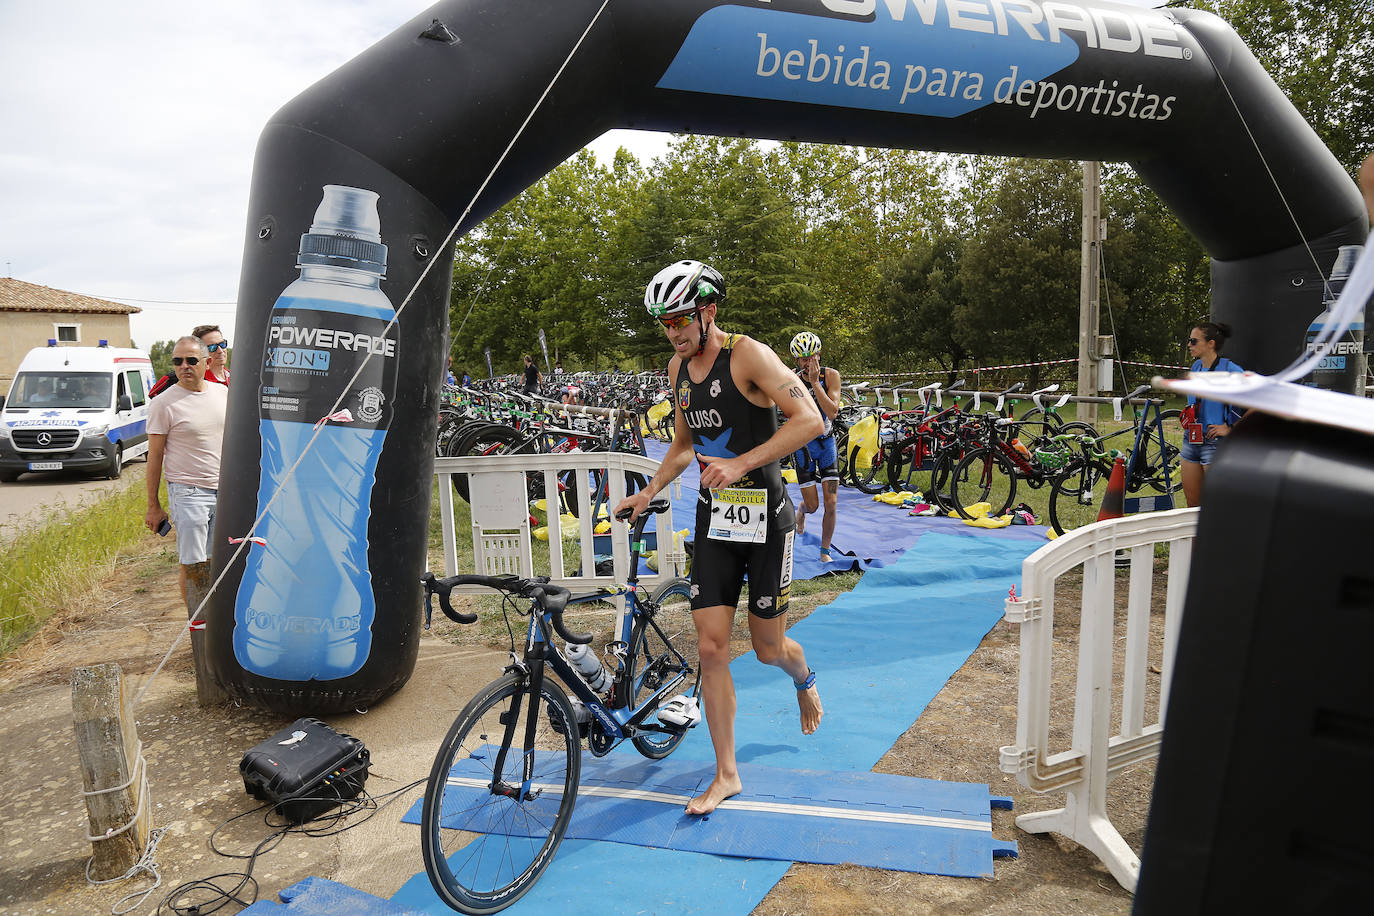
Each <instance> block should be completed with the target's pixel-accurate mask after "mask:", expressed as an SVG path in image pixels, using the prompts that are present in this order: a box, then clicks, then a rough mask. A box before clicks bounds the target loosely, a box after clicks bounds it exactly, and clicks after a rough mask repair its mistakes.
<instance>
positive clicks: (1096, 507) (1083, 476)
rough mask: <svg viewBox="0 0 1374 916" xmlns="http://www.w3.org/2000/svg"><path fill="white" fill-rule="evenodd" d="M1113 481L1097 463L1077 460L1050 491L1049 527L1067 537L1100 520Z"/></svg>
mask: <svg viewBox="0 0 1374 916" xmlns="http://www.w3.org/2000/svg"><path fill="white" fill-rule="evenodd" d="M1110 479H1111V475H1110V474H1109V473H1103V471H1102V469H1101V468H1100V467H1098V466H1097V465H1096V464H1094V463H1092V462H1087V461H1083V460H1082V459H1076V460H1075V461H1074V464H1073V466H1072V467H1071V468H1070V469H1069V471H1068V473H1067V474H1065V475H1064V476H1062V477H1060V478H1059V479H1057V480H1056V481H1055V482H1054V487H1053V488H1052V489H1051V490H1050V527H1052V528H1053V529H1054V530H1055V533H1056V534H1065V533H1066V532H1069V531H1073V530H1074V529H1075V528H1082V527H1083V526H1084V525H1091V524H1092V523H1093V522H1095V521H1097V515H1098V513H1099V512H1101V511H1102V500H1103V498H1104V497H1106V495H1107V484H1108V482H1109V481H1110Z"/></svg>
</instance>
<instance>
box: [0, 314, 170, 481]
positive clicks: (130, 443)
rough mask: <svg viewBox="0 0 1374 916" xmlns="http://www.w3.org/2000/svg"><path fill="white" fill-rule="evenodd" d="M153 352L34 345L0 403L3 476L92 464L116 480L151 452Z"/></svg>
mask: <svg viewBox="0 0 1374 916" xmlns="http://www.w3.org/2000/svg"><path fill="white" fill-rule="evenodd" d="M153 381H154V378H153V364H152V361H151V360H149V359H148V354H146V353H144V352H143V351H141V350H129V349H124V348H120V347H111V346H107V345H106V343H105V341H103V340H102V341H101V342H100V346H98V347H59V346H57V345H56V342H55V341H49V343H48V346H46V347H38V348H36V349H33V350H30V351H29V352H28V355H27V356H25V357H24V360H23V362H21V363H20V364H19V369H18V371H17V372H15V375H14V382H13V383H12V384H11V385H10V390H9V395H8V397H6V398H5V399H4V402H3V406H0V481H4V482H5V483H12V482H14V481H15V480H17V479H19V475H20V474H23V473H24V472H25V471H60V470H67V469H72V470H89V471H98V472H100V473H102V474H104V475H105V476H107V477H110V478H111V479H113V478H116V477H118V476H119V472H120V468H121V467H122V466H123V464H124V462H126V461H128V460H129V459H130V458H136V457H138V456H139V455H143V454H145V453H147V451H148V390H149V389H150V388H152V386H153Z"/></svg>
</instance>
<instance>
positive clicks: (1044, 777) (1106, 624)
mask: <svg viewBox="0 0 1374 916" xmlns="http://www.w3.org/2000/svg"><path fill="white" fill-rule="evenodd" d="M1197 513H1198V510H1197V509H1174V510H1171V511H1167V512H1152V513H1147V514H1144V515H1133V516H1127V517H1125V518H1119V519H1113V520H1111V521H1104V522H1098V523H1097V524H1094V525H1087V526H1085V527H1083V528H1079V529H1078V530H1076V531H1073V532H1070V533H1069V534H1066V535H1065V536H1064V537H1062V538H1059V539H1058V540H1055V541H1052V542H1050V543H1049V544H1046V545H1045V546H1044V547H1041V548H1040V549H1039V550H1037V551H1036V552H1035V553H1033V554H1031V555H1030V556H1029V557H1027V558H1026V561H1025V563H1024V564H1022V567H1021V584H1022V592H1023V594H1022V596H1021V597H1020V598H1009V599H1008V600H1007V602H1006V619H1007V621H1008V622H1010V623H1017V624H1020V625H1021V678H1020V692H1019V696H1018V699H1017V716H1016V744H1014V745H1008V746H1007V747H1003V748H1002V752H1001V760H1000V763H1001V768H1002V771H1003V772H1004V773H1013V774H1015V775H1016V777H1017V780H1018V781H1019V782H1020V783H1021V785H1023V786H1025V787H1026V788H1028V789H1032V790H1034V791H1036V792H1052V791H1058V790H1063V791H1065V792H1067V799H1066V802H1065V806H1064V807H1063V808H1058V809H1055V810H1053V811H1042V812H1037V813H1032V814H1023V815H1021V816H1019V817H1018V818H1017V819H1016V825H1017V826H1018V827H1020V828H1021V829H1022V830H1025V831H1026V832H1028V833H1045V832H1048V831H1053V832H1055V833H1060V834H1063V835H1064V836H1067V837H1069V838H1070V839H1072V840H1074V841H1075V842H1077V843H1079V844H1080V845H1082V846H1084V847H1086V848H1087V849H1088V850H1089V851H1091V852H1092V853H1093V854H1094V855H1096V856H1097V857H1098V858H1099V859H1101V860H1102V862H1103V864H1105V865H1106V866H1107V868H1108V869H1110V870H1111V873H1112V876H1113V877H1114V878H1116V880H1117V881H1118V882H1120V884H1121V886H1122V887H1124V888H1126V890H1128V891H1131V892H1132V893H1134V892H1135V885H1136V879H1137V878H1138V877H1139V874H1140V859H1139V858H1138V857H1137V856H1136V854H1135V853H1134V852H1133V851H1132V850H1131V848H1130V846H1128V845H1127V843H1126V841H1125V840H1124V839H1122V837H1121V834H1120V832H1119V831H1118V830H1117V829H1116V828H1115V827H1114V826H1113V825H1112V823H1111V821H1110V819H1109V818H1108V816H1107V807H1106V806H1107V785H1108V783H1109V782H1110V780H1111V779H1112V777H1113V776H1114V775H1115V774H1116V773H1118V772H1119V771H1121V770H1122V769H1124V768H1125V767H1127V766H1129V765H1131V764H1133V763H1138V762H1140V761H1142V760H1149V759H1151V758H1154V757H1157V756H1158V755H1159V743H1160V738H1161V736H1162V734H1163V731H1164V710H1165V709H1166V708H1167V706H1168V699H1169V683H1170V680H1171V679H1172V676H1173V662H1174V650H1175V646H1176V641H1177V637H1178V632H1179V624H1180V622H1181V619H1182V614H1183V599H1184V594H1185V592H1186V589H1187V585H1188V570H1189V566H1190V563H1191V560H1192V547H1193V536H1194V534H1195V532H1196V530H1197ZM1165 542H1167V543H1168V544H1169V545H1170V548H1169V566H1168V584H1167V585H1166V587H1165V600H1164V613H1165V618H1164V641H1163V654H1162V660H1161V665H1160V669H1161V670H1160V688H1159V703H1158V707H1157V708H1158V715H1156V716H1155V717H1153V719H1154V720H1153V721H1150V722H1146V721H1145V707H1146V703H1145V697H1146V688H1147V676H1148V674H1149V655H1148V651H1149V641H1150V605H1151V594H1152V590H1153V581H1152V578H1153V567H1154V552H1155V545H1156V544H1158V543H1165ZM1118 551H1122V552H1123V554H1122V555H1123V556H1125V555H1129V557H1130V579H1129V590H1128V598H1127V604H1126V617H1125V633H1126V636H1125V663H1124V666H1123V671H1122V676H1121V679H1120V684H1119V691H1120V696H1121V707H1120V722H1121V730H1120V733H1119V734H1116V735H1111V734H1110V732H1111V722H1112V714H1113V712H1114V709H1113V705H1112V696H1113V689H1114V687H1116V686H1118V685H1115V684H1114V683H1113V682H1114V680H1115V678H1114V677H1113V650H1114V647H1115V645H1114V644H1115V636H1114V632H1115V631H1114V627H1115V623H1116V619H1117V617H1116V614H1117V609H1116V600H1115V589H1114V585H1115V576H1116V560H1117V556H1118ZM1079 566H1082V567H1083V598H1082V609H1081V617H1080V623H1079V634H1078V673H1077V674H1078V678H1077V689H1076V691H1075V694H1074V713H1073V738H1072V747H1071V748H1070V749H1068V750H1065V751H1060V752H1057V753H1050V750H1051V748H1050V713H1051V710H1050V687H1051V682H1052V676H1053V663H1052V655H1051V650H1052V648H1053V641H1054V611H1055V608H1054V589H1055V581H1056V580H1057V579H1058V578H1059V577H1060V576H1061V575H1063V574H1064V573H1066V572H1069V571H1070V570H1073V569H1075V568H1077V567H1079Z"/></svg>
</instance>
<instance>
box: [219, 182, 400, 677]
mask: <svg viewBox="0 0 1374 916" xmlns="http://www.w3.org/2000/svg"><path fill="white" fill-rule="evenodd" d="M296 263H297V265H298V266H299V267H300V271H301V276H300V279H298V280H296V281H295V282H294V283H292V284H291V285H290V286H288V287H287V288H286V289H285V290H284V291H283V292H282V294H281V296H280V297H278V299H277V302H276V305H275V306H274V307H273V308H272V313H271V316H270V319H269V322H268V328H267V342H266V346H265V347H264V350H263V366H262V388H261V391H260V393H259V401H258V404H259V417H260V429H261V434H262V463H261V467H262V476H261V478H260V484H259V487H258V514H259V515H262V516H263V518H262V521H261V522H260V523H259V525H258V528H257V534H258V536H259V537H261V539H262V540H261V541H260V542H255V543H254V544H253V546H252V548H251V551H250V553H249V555H248V559H247V562H246V564H245V567H244V572H243V578H242V580H241V581H240V583H239V589H238V594H237V598H236V600H235V604H234V624H235V626H234V656H235V658H236V659H237V660H238V663H239V664H240V665H242V666H243V668H244V669H245V670H246V671H250V672H253V673H254V674H259V675H262V676H264V677H270V678H276V679H279V680H285V681H309V680H319V681H328V680H334V679H337V678H343V677H347V676H349V675H350V674H353V673H355V672H357V671H358V669H359V668H361V667H362V666H363V663H364V662H365V661H367V657H368V653H369V651H370V649H371V646H372V622H373V618H374V616H375V613H376V607H375V603H374V599H373V593H372V577H371V574H370V573H369V571H368V565H367V523H368V514H369V512H370V500H371V494H372V486H373V483H374V481H375V474H376V468H377V458H378V456H379V455H380V454H381V451H382V442H383V440H384V439H385V438H386V431H387V426H388V423H389V421H390V418H391V413H392V399H393V398H394V396H395V388H396V356H397V354H396V339H397V327H396V326H395V325H394V324H392V325H390V328H388V325H389V323H390V322H391V321H392V318H393V317H394V315H395V311H394V309H393V308H392V305H391V302H390V301H389V300H388V299H387V297H386V295H385V294H384V293H383V292H382V290H381V285H380V284H381V279H382V277H383V276H384V275H385V273H386V246H385V245H383V244H382V243H381V225H380V221H379V219H378V216H377V195H376V194H375V193H373V192H372V191H366V190H362V189H359V188H350V187H343V186H341V185H325V187H324V199H323V201H321V203H320V206H319V209H318V210H317V211H316V213H315V219H314V222H313V224H312V225H311V227H310V231H309V232H308V233H306V234H305V235H303V236H301V246H300V255H299V257H298V258H297V261H296ZM341 394H342V399H340V395H341ZM336 405H337V406H336Z"/></svg>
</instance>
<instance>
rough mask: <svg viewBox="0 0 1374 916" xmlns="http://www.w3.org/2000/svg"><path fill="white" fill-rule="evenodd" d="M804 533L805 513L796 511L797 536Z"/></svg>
mask: <svg viewBox="0 0 1374 916" xmlns="http://www.w3.org/2000/svg"><path fill="white" fill-rule="evenodd" d="M805 533H806V513H805V512H798V513H797V537H801V536H802V535H803V534H805Z"/></svg>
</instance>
